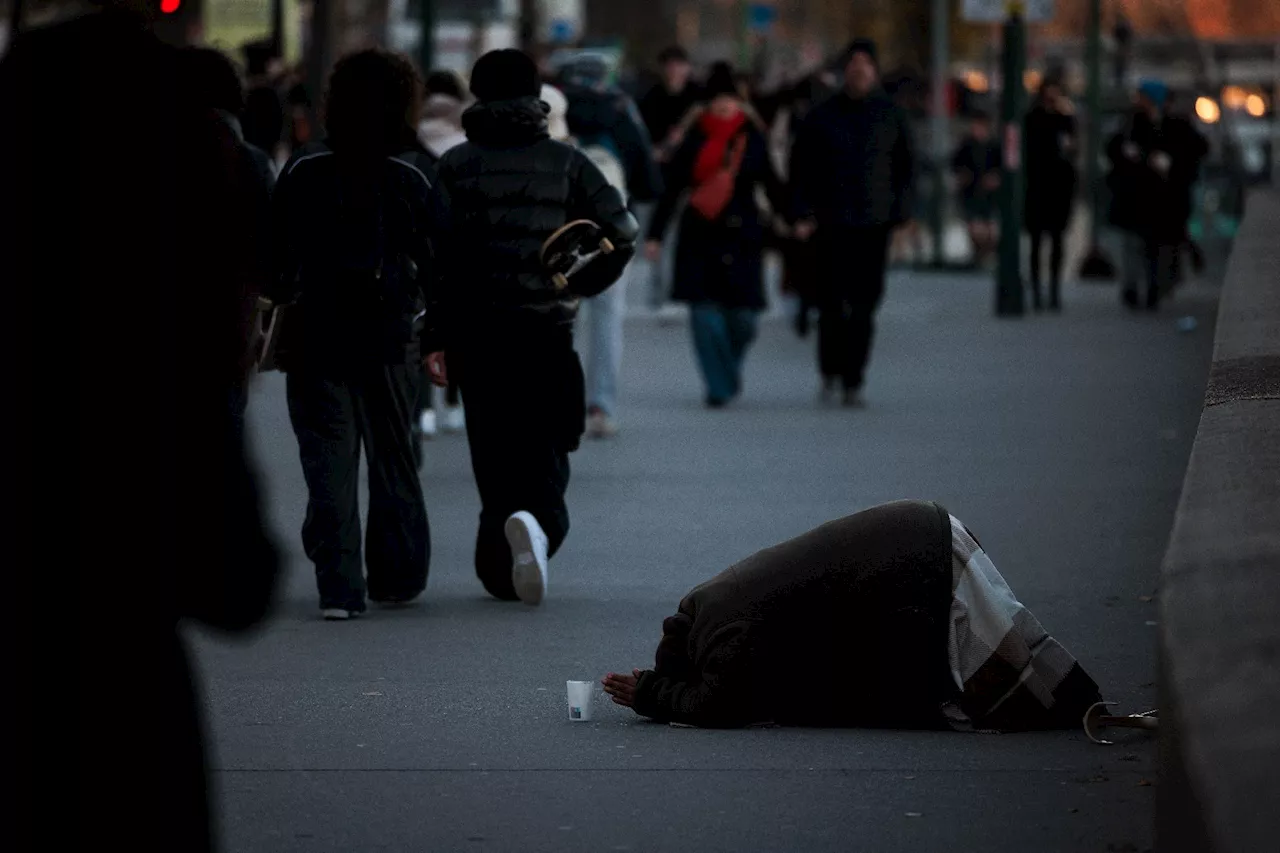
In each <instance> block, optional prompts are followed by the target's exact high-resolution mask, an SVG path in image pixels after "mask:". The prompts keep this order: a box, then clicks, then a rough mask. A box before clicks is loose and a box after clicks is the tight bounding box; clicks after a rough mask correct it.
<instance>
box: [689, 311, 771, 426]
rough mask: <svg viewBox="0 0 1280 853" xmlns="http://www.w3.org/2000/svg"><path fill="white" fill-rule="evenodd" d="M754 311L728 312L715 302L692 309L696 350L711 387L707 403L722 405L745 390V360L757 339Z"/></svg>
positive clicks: (690, 317)
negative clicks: (743, 374) (743, 373)
mask: <svg viewBox="0 0 1280 853" xmlns="http://www.w3.org/2000/svg"><path fill="white" fill-rule="evenodd" d="M758 313H759V312H758V311H756V309H754V308H726V307H725V306H723V305H718V304H716V303H714V302H697V303H694V304H693V305H692V306H690V311H689V319H690V321H691V323H692V326H693V349H694V352H695V353H696V354H697V356H698V368H699V369H700V370H701V371H702V380H703V382H705V383H706V386H707V402H708V403H710V404H711V405H722V404H724V403H727V402H729V400H731V399H733V398H734V397H736V396H737V395H738V392H739V391H741V390H742V360H743V357H744V356H745V355H746V353H747V347H748V346H750V345H751V342H752V341H753V340H755V337H756V315H757V314H758Z"/></svg>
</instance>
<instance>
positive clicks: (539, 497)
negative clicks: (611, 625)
mask: <svg viewBox="0 0 1280 853" xmlns="http://www.w3.org/2000/svg"><path fill="white" fill-rule="evenodd" d="M471 91H472V94H474V95H475V96H476V98H477V99H478V103H476V104H475V105H473V106H472V107H471V108H470V109H468V110H467V111H466V113H464V114H463V119H462V123H463V128H464V129H465V130H466V132H467V142H464V143H462V144H461V145H458V146H456V147H454V148H452V149H450V150H449V151H448V152H446V153H445V155H444V157H442V158H441V160H440V164H439V177H440V182H441V184H442V186H443V187H445V189H446V190H447V192H448V194H449V197H450V199H451V200H452V212H453V217H454V221H453V232H452V237H451V240H450V243H449V245H448V246H447V247H446V248H447V251H448V259H447V260H446V267H447V269H448V270H449V272H448V273H447V275H446V278H445V281H444V283H443V287H442V288H441V290H440V292H439V294H438V303H439V304H438V305H433V306H432V308H431V309H430V310H429V311H428V317H429V318H433V319H432V321H431V322H432V326H433V328H434V331H433V334H432V340H433V346H434V348H435V351H434V352H433V354H432V356H431V358H430V359H429V364H430V365H432V366H433V368H432V369H433V374H434V376H435V381H436V382H437V384H440V383H443V382H445V381H446V377H452V378H454V379H455V380H456V381H457V383H458V387H459V389H460V390H461V393H462V404H463V407H464V409H465V411H466V419H467V436H468V439H469V441H470V445H471V464H472V468H473V470H474V471H475V476H476V485H477V487H478V488H479V490H480V502H481V505H482V506H481V511H480V530H479V533H478V535H477V537H476V555H475V565H476V574H477V575H478V576H479V578H480V580H481V582H482V583H483V584H484V587H485V589H486V590H488V591H489V593H490V594H492V595H493V596H495V597H497V598H500V599H503V600H514V599H517V598H518V599H520V600H523V601H525V602H526V603H528V604H538V603H540V602H541V601H542V598H543V595H544V594H545V592H546V583H547V561H548V559H549V558H550V557H551V556H552V555H553V554H554V553H555V552H556V550H557V549H558V548H559V547H560V545H561V543H563V542H564V538H565V535H566V534H567V533H568V531H569V510H568V507H567V506H566V504H565V500H564V495H565V490H566V489H567V487H568V484H569V456H568V454H569V453H570V452H571V451H573V450H575V449H576V448H577V447H578V443H579V441H580V439H581V437H582V434H583V429H584V422H585V418H586V402H585V389H584V387H583V386H584V383H583V375H582V365H581V363H580V362H579V361H578V355H577V353H576V352H575V351H574V348H573V322H574V318H575V316H576V314H577V310H578V302H579V299H580V297H587V296H593V295H595V294H597V293H600V292H603V291H604V290H605V289H606V288H607V287H608V286H609V285H611V284H612V283H613V282H614V281H616V280H617V278H618V277H619V276H620V275H621V274H622V271H623V269H624V268H625V266H626V263H627V262H628V261H629V260H630V258H631V257H632V255H633V254H634V252H635V240H636V231H637V226H636V221H635V218H634V217H633V216H632V215H631V214H630V213H629V212H628V211H627V208H626V205H625V204H624V203H623V200H622V196H621V194H620V193H619V192H618V190H616V189H615V188H614V187H612V186H611V185H610V184H609V182H608V181H607V180H606V179H605V177H604V175H603V174H601V173H600V170H599V169H598V168H597V167H596V166H595V165H594V164H592V162H591V161H590V160H589V159H588V158H587V156H586V155H585V154H583V153H582V152H581V151H579V150H578V149H577V148H574V147H573V146H571V145H566V144H564V143H561V142H557V141H554V140H552V139H550V138H549V136H548V132H547V110H548V107H547V105H546V104H545V103H544V102H543V101H541V100H540V94H541V92H542V82H541V80H540V79H539V77H538V69H537V66H536V65H535V64H534V62H533V60H532V59H530V58H529V57H528V56H526V55H525V54H523V53H521V52H520V51H516V50H499V51H493V52H491V53H488V54H485V55H484V56H482V57H481V58H480V59H479V60H478V61H477V62H476V65H475V68H474V69H473V71H472V75H471ZM575 219H589V220H592V221H594V222H596V223H597V224H599V226H600V227H601V228H602V229H603V231H604V234H605V236H606V237H608V239H609V240H611V241H612V242H613V244H614V247H615V249H614V251H613V252H612V253H611V254H609V255H607V256H604V257H603V258H602V259H600V260H597V261H595V262H594V263H593V264H592V265H591V267H589V268H588V269H585V270H583V271H582V273H580V274H579V275H577V276H575V277H574V278H573V279H571V281H570V284H569V289H568V290H559V289H557V288H556V286H555V285H554V284H553V283H552V281H551V280H550V277H549V276H548V275H547V274H546V272H545V271H544V270H543V268H542V265H541V262H540V260H539V251H540V249H541V247H542V244H543V242H544V241H545V240H546V239H547V238H548V237H549V236H551V234H552V233H553V232H554V231H555V230H556V229H558V228H560V227H561V226H563V225H565V224H566V223H568V222H571V221H573V220H575ZM593 268H594V269H593ZM588 275H589V276H590V280H589V281H587V280H586V278H587V277H588ZM548 389H551V392H550V393H548Z"/></svg>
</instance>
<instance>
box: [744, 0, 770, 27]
mask: <svg viewBox="0 0 1280 853" xmlns="http://www.w3.org/2000/svg"><path fill="white" fill-rule="evenodd" d="M777 22H778V7H777V6H774V5H773V4H772V3H752V4H751V5H749V6H747V29H748V30H750V31H751V32H753V33H767V32H769V31H770V30H772V29H773V25H774V24H776V23H777Z"/></svg>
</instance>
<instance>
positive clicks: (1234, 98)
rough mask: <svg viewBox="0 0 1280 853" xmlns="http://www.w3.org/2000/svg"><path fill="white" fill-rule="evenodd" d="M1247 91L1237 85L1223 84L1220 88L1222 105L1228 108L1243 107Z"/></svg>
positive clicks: (1236, 108) (1247, 97) (1246, 98)
mask: <svg viewBox="0 0 1280 853" xmlns="http://www.w3.org/2000/svg"><path fill="white" fill-rule="evenodd" d="M1248 99H1249V93H1248V92H1246V91H1245V90H1244V89H1242V88H1240V87H1239V86H1224V87H1223V89H1222V105H1223V106H1224V107H1226V108H1227V109H1229V110H1239V109H1244V105H1245V102H1246V101H1247V100H1248Z"/></svg>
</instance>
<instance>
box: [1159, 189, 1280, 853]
mask: <svg viewBox="0 0 1280 853" xmlns="http://www.w3.org/2000/svg"><path fill="white" fill-rule="evenodd" d="M1277 235H1280V193H1277V192H1275V191H1259V192H1256V193H1254V194H1253V195H1252V196H1251V197H1250V199H1249V205H1248V210H1247V213H1246V215H1245V219H1244V222H1243V223H1242V226H1241V230H1240V233H1239V235H1238V236H1237V238H1236V242H1235V246H1234V248H1233V250H1232V254H1231V259H1230V262H1229V264H1228V268H1227V276H1226V281H1225V283H1224V285H1223V292H1222V299H1221V305H1220V308H1219V313H1218V325H1217V331H1216V334H1215V338H1214V355H1213V366H1212V368H1211V371H1210V376H1209V386H1208V389H1207V391H1206V394H1205V408H1204V411H1203V413H1202V414H1201V418H1200V427H1199V430H1198V431H1197V434H1196V440H1195V444H1194V446H1193V448H1192V451H1191V459H1190V461H1189V463H1188V465H1187V473H1186V478H1185V480H1184V482H1183V487H1182V497H1181V500H1180V502H1179V505H1178V512H1177V516H1176V518H1175V521H1174V527H1173V533H1172V535H1171V537H1170V542H1169V549H1168V552H1167V553H1166V555H1165V559H1164V565H1163V569H1162V578H1161V587H1160V646H1161V648H1160V659H1161V678H1160V682H1161V684H1160V693H1161V732H1160V761H1161V786H1160V789H1159V791H1158V793H1157V803H1156V847H1157V849H1158V850H1160V851H1162V853H1170V851H1193V850H1194V851H1202V850H1212V851H1215V853H1228V852H1229V851H1230V853H1235V851H1239V853H1256V851H1259V850H1269V849H1274V846H1275V844H1276V843H1277V842H1276V839H1277V838H1280V239H1277Z"/></svg>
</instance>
